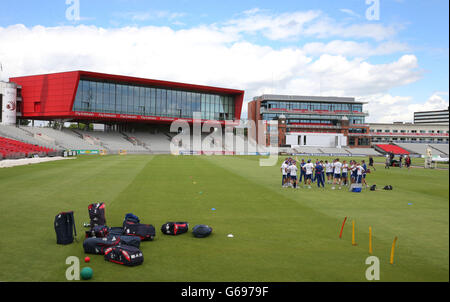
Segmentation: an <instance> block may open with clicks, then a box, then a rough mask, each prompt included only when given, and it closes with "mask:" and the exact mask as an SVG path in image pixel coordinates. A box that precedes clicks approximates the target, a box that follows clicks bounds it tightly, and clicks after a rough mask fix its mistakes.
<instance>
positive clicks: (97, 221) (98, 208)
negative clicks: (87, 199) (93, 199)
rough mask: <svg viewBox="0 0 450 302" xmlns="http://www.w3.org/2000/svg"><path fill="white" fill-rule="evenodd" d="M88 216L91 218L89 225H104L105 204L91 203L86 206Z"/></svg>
mask: <svg viewBox="0 0 450 302" xmlns="http://www.w3.org/2000/svg"><path fill="white" fill-rule="evenodd" d="M88 211H89V218H90V219H91V223H90V225H91V227H93V226H96V225H106V218H105V204H104V203H103V202H101V203H92V204H90V205H89V206H88Z"/></svg>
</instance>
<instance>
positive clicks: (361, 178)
mask: <svg viewBox="0 0 450 302" xmlns="http://www.w3.org/2000/svg"><path fill="white" fill-rule="evenodd" d="M297 161H298V160H297V159H293V158H291V157H288V158H286V159H285V160H284V161H283V163H282V165H281V173H282V187H284V188H286V187H291V188H295V189H298V188H299V184H300V183H302V182H303V184H304V186H305V187H307V188H308V189H311V184H312V183H314V182H316V183H317V186H318V187H319V188H320V187H322V188H324V187H325V181H326V182H327V184H330V185H332V187H331V189H333V190H334V189H335V188H336V186H337V187H338V188H339V189H342V186H349V185H350V184H352V183H358V184H361V185H362V186H366V187H368V184H367V182H366V174H367V173H370V169H368V168H367V165H366V163H365V161H364V160H361V162H357V161H355V160H350V161H349V162H348V163H347V161H346V160H343V161H342V162H341V161H340V160H339V158H336V159H334V160H333V161H330V162H328V160H325V161H323V160H320V161H319V160H318V159H317V160H316V162H315V163H312V162H311V159H308V160H307V161H306V162H305V160H304V159H302V160H301V162H300V163H299V164H298V166H297ZM297 175H299V176H298V177H297Z"/></svg>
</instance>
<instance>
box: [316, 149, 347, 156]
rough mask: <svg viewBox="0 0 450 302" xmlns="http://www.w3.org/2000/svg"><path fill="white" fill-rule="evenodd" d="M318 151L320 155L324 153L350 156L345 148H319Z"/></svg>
mask: <svg viewBox="0 0 450 302" xmlns="http://www.w3.org/2000/svg"><path fill="white" fill-rule="evenodd" d="M319 150H320V151H322V153H326V154H335V155H349V154H350V153H349V152H348V151H347V150H346V149H345V148H327V147H319Z"/></svg>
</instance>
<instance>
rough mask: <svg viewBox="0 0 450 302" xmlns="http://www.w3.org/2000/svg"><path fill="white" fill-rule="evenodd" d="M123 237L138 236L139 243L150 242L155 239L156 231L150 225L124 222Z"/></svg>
mask: <svg viewBox="0 0 450 302" xmlns="http://www.w3.org/2000/svg"><path fill="white" fill-rule="evenodd" d="M123 235H129V236H138V237H139V238H141V241H151V240H153V239H154V238H155V235H156V231H155V227H154V226H153V225H151V224H143V223H134V222H131V221H125V222H124V224H123Z"/></svg>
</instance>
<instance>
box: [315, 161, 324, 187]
mask: <svg viewBox="0 0 450 302" xmlns="http://www.w3.org/2000/svg"><path fill="white" fill-rule="evenodd" d="M323 169H324V168H323V161H320V162H317V163H316V167H315V172H316V174H315V175H316V181H317V187H319V188H320V185H321V184H322V188H325V175H324V173H323Z"/></svg>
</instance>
